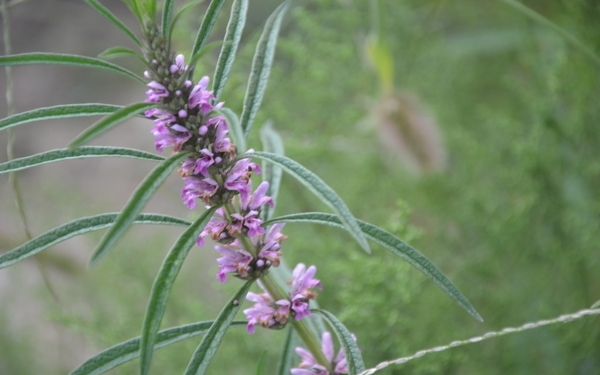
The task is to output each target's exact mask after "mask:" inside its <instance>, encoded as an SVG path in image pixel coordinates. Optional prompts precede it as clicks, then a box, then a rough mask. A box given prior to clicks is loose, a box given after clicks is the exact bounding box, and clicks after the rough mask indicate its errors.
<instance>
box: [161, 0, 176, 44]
mask: <svg viewBox="0 0 600 375" xmlns="http://www.w3.org/2000/svg"><path fill="white" fill-rule="evenodd" d="M174 3H175V2H174V1H173V0H165V1H164V4H163V10H162V33H163V36H164V37H165V38H166V37H168V36H169V35H170V34H171V32H170V30H169V29H170V27H171V18H172V17H173V4H174Z"/></svg>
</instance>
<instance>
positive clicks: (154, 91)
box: [146, 81, 169, 103]
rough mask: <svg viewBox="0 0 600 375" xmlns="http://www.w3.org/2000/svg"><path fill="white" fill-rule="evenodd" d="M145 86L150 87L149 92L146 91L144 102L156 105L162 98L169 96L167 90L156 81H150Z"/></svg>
mask: <svg viewBox="0 0 600 375" xmlns="http://www.w3.org/2000/svg"><path fill="white" fill-rule="evenodd" d="M146 86H148V87H150V90H148V91H146V102H148V103H158V102H160V100H161V99H162V98H166V97H168V96H169V90H167V88H166V87H165V86H163V85H161V84H160V83H158V82H156V81H150V82H149V83H148V84H147V85H146Z"/></svg>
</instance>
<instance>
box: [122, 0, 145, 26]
mask: <svg viewBox="0 0 600 375" xmlns="http://www.w3.org/2000/svg"><path fill="white" fill-rule="evenodd" d="M124 3H125V5H127V8H129V10H131V13H133V14H134V15H135V18H136V19H137V20H138V22H139V23H140V25H142V28H143V27H144V21H143V17H142V12H141V11H140V7H139V4H138V1H137V0H124Z"/></svg>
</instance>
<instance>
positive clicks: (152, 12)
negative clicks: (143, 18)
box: [145, 0, 156, 20]
mask: <svg viewBox="0 0 600 375" xmlns="http://www.w3.org/2000/svg"><path fill="white" fill-rule="evenodd" d="M145 8H146V14H147V15H148V16H149V17H150V19H152V20H154V19H156V0H146V4H145Z"/></svg>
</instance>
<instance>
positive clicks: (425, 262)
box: [265, 212, 483, 321]
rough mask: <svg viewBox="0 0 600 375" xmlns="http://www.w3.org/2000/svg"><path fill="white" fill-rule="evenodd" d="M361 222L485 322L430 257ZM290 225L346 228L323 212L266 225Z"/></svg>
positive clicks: (372, 236)
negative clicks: (299, 223)
mask: <svg viewBox="0 0 600 375" xmlns="http://www.w3.org/2000/svg"><path fill="white" fill-rule="evenodd" d="M357 221H358V225H359V226H360V228H361V230H362V231H363V232H364V234H365V235H366V236H367V238H368V239H370V240H372V241H375V242H377V243H378V244H380V245H381V246H383V247H385V248H386V249H388V250H389V251H391V252H392V253H393V254H395V255H398V256H399V257H401V258H402V259H404V260H406V261H407V262H408V263H410V265H412V266H413V267H415V268H416V269H418V270H419V271H420V272H421V273H422V274H424V275H425V276H427V277H428V278H429V279H430V280H431V281H433V282H434V283H435V285H437V286H438V287H439V288H440V289H441V290H442V291H444V293H446V294H447V295H448V296H450V298H452V299H453V300H454V301H455V302H456V303H458V305H459V306H461V307H462V308H463V309H465V310H466V311H467V312H468V313H469V314H471V315H472V316H473V317H474V318H475V319H477V320H479V321H483V319H482V318H481V315H479V313H477V311H476V310H475V308H474V307H473V305H472V304H471V303H470V302H469V300H468V299H467V298H466V297H465V296H464V295H463V294H462V293H461V292H460V290H458V288H457V287H456V286H455V285H454V284H453V283H452V281H450V279H448V278H447V277H446V276H445V275H444V274H443V273H442V271H440V270H439V269H438V268H437V267H436V266H435V265H434V264H433V263H432V262H431V261H430V260H429V259H427V257H425V256H424V255H423V254H421V253H420V252H418V251H417V250H415V249H414V248H413V247H411V246H410V245H408V244H407V243H405V242H403V241H402V240H400V239H399V238H397V237H395V236H394V235H392V234H391V233H389V232H386V231H385V230H383V229H381V228H378V227H376V226H375V225H372V224H369V223H366V222H364V221H360V220H357ZM275 222H277V223H290V222H307V223H316V224H325V225H331V226H334V227H338V228H344V229H346V227H344V226H343V225H342V222H341V221H340V219H339V218H338V217H337V216H335V215H331V214H327V213H322V212H307V213H301V214H292V215H286V216H281V217H278V218H275V219H273V220H271V221H270V222H265V224H270V223H275Z"/></svg>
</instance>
